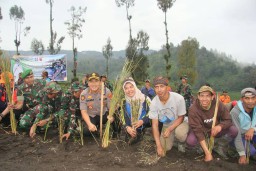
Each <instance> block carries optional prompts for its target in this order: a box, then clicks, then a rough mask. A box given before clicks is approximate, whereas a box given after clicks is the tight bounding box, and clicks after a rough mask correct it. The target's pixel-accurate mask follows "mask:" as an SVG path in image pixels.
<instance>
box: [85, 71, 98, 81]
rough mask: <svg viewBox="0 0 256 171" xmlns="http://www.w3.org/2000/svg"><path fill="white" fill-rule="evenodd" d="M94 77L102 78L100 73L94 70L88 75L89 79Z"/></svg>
mask: <svg viewBox="0 0 256 171" xmlns="http://www.w3.org/2000/svg"><path fill="white" fill-rule="evenodd" d="M92 79H96V80H100V75H99V74H98V73H96V72H93V73H91V74H89V75H88V80H89V81H91V80H92Z"/></svg>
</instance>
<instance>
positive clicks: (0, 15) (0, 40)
mask: <svg viewBox="0 0 256 171" xmlns="http://www.w3.org/2000/svg"><path fill="white" fill-rule="evenodd" d="M2 19H3V16H2V10H1V7H0V20H2ZM1 42H2V39H1V37H0V43H1ZM1 54H2V51H0V55H1Z"/></svg>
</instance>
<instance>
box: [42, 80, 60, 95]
mask: <svg viewBox="0 0 256 171" xmlns="http://www.w3.org/2000/svg"><path fill="white" fill-rule="evenodd" d="M44 90H45V92H46V93H58V92H59V91H61V87H60V85H59V84H57V83H56V82H49V83H47V84H46V86H45V87H44Z"/></svg>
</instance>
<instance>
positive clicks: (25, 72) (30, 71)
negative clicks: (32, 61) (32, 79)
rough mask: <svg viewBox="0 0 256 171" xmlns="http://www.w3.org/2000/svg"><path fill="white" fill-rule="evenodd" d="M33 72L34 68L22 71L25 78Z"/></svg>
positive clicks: (22, 76)
mask: <svg viewBox="0 0 256 171" xmlns="http://www.w3.org/2000/svg"><path fill="white" fill-rule="evenodd" d="M32 74H33V71H32V69H27V70H26V71H24V72H22V74H21V78H22V79H24V78H26V77H27V76H29V75H32Z"/></svg>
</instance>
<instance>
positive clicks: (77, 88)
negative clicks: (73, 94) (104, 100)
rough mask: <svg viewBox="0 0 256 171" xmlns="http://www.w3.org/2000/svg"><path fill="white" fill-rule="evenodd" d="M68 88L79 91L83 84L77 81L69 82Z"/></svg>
mask: <svg viewBox="0 0 256 171" xmlns="http://www.w3.org/2000/svg"><path fill="white" fill-rule="evenodd" d="M70 89H71V91H79V90H82V89H83V86H82V85H81V84H80V83H79V82H78V81H75V82H73V83H72V84H71V86H70Z"/></svg>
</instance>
